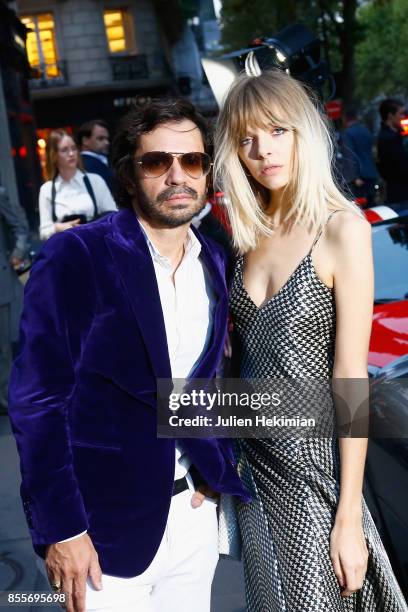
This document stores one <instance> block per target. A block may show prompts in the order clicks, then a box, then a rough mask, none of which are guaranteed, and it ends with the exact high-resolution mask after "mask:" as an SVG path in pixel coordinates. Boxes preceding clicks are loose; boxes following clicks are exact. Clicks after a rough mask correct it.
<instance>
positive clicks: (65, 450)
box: [10, 210, 249, 577]
mask: <svg viewBox="0 0 408 612" xmlns="http://www.w3.org/2000/svg"><path fill="white" fill-rule="evenodd" d="M198 238H199V240H200V241H201V245H202V250H201V255H200V257H201V258H202V261H203V262H204V263H205V265H206V267H207V269H208V270H209V271H210V274H211V279H212V283H213V288H214V291H215V293H216V296H217V302H216V306H215V311H214V331H213V335H212V338H211V341H210V343H209V346H208V350H207V351H206V354H205V355H204V356H203V358H202V360H201V361H200V363H199V364H198V365H197V367H196V369H195V371H194V373H193V375H194V377H197V378H210V377H213V376H214V373H215V367H216V365H217V363H218V360H219V357H220V354H221V350H222V346H223V341H224V335H225V329H226V320H227V290H226V285H225V279H224V258H223V256H222V253H221V251H220V248H219V247H218V246H216V245H215V244H214V243H211V244H210V243H209V242H207V240H205V239H204V238H203V237H202V236H200V235H198ZM170 377H171V371H170V362H169V356H168V349H167V341H166V332H165V327H164V321H163V314H162V310H161V304H160V298H159V293H158V288H157V283H156V276H155V272H154V268H153V263H152V260H151V256H150V253H149V251H148V247H147V244H146V241H145V238H144V236H143V235H142V232H141V229H140V226H139V224H138V221H137V219H136V217H135V215H134V213H133V212H131V211H129V210H121V211H120V212H118V213H114V214H112V215H109V216H107V217H104V218H103V219H101V220H100V221H97V222H95V223H92V224H89V225H85V226H82V227H78V228H75V229H73V230H69V231H66V232H63V233H61V234H58V235H56V236H54V237H52V238H51V239H50V240H49V241H48V242H47V243H46V244H45V246H44V247H43V249H42V251H41V253H40V255H39V257H38V258H37V260H36V262H35V264H34V266H33V269H32V272H31V277H30V280H29V282H28V284H27V286H26V293H25V307H24V312H23V316H22V323H21V347H20V352H19V355H18V357H17V359H16V361H15V364H14V368H13V371H12V375H11V380H10V418H11V421H12V426H13V430H14V433H15V436H16V439H17V445H18V449H19V453H20V460H21V473H22V486H21V495H22V499H23V505H24V509H25V513H26V516H27V522H28V525H29V528H30V531H31V536H32V539H33V543H34V548H35V549H36V552H37V553H38V554H40V555H42V556H44V553H45V547H46V545H47V544H50V543H53V542H57V541H59V540H63V539H66V538H69V537H71V536H73V535H75V534H77V533H80V532H82V531H84V530H85V529H86V530H88V533H89V535H90V537H91V538H92V541H93V543H94V545H95V548H96V550H97V552H98V555H99V561H100V564H101V567H102V571H103V572H104V573H106V574H112V575H116V576H122V577H130V576H136V575H138V574H140V573H141V572H143V571H144V570H145V569H146V568H147V566H148V565H149V564H150V562H151V561H152V559H153V557H154V555H155V553H156V551H157V549H158V547H159V544H160V541H161V538H162V536H163V533H164V529H165V525H166V520H167V515H168V511H169V506H170V501H171V493H172V486H173V479H174V462H175V440H173V439H165V438H161V439H158V438H157V436H156V379H157V378H170ZM183 446H184V448H185V450H186V451H187V452H188V454H189V456H190V458H191V460H192V462H193V464H194V465H195V466H196V468H197V469H198V470H199V472H200V473H201V475H202V476H203V477H204V479H205V480H206V481H207V482H208V484H209V485H210V486H211V487H212V488H213V489H215V490H217V491H221V492H226V493H230V494H234V495H237V496H239V497H240V498H241V499H243V500H249V495H248V493H247V491H246V490H245V488H244V487H243V485H242V483H241V481H240V479H239V477H238V475H237V473H236V471H235V467H234V461H233V456H232V452H231V448H230V445H229V443H228V442H227V441H224V440H216V439H211V440H210V439H188V440H187V439H186V440H183Z"/></svg>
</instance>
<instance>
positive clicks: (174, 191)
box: [156, 186, 198, 204]
mask: <svg viewBox="0 0 408 612" xmlns="http://www.w3.org/2000/svg"><path fill="white" fill-rule="evenodd" d="M180 194H187V195H189V196H191V197H192V198H193V199H194V200H198V193H197V192H196V190H195V189H193V188H192V187H187V186H185V187H168V189H165V190H164V191H162V192H161V193H159V195H158V196H157V198H156V202H158V203H159V204H161V203H162V202H164V201H165V200H168V199H169V198H171V197H173V196H174V195H180Z"/></svg>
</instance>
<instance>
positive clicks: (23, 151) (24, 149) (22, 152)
mask: <svg viewBox="0 0 408 612" xmlns="http://www.w3.org/2000/svg"><path fill="white" fill-rule="evenodd" d="M18 154H19V155H20V157H27V147H24V146H22V147H20V148H19V150H18Z"/></svg>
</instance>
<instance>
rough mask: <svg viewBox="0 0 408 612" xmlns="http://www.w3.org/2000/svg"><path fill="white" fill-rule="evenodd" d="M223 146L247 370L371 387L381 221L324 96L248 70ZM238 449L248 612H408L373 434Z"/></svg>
mask: <svg viewBox="0 0 408 612" xmlns="http://www.w3.org/2000/svg"><path fill="white" fill-rule="evenodd" d="M215 148H216V160H215V171H216V177H218V179H219V180H220V181H222V184H223V189H224V192H225V195H226V202H227V205H228V207H229V217H230V221H231V226H232V231H233V238H234V242H235V246H236V247H237V248H238V250H239V251H240V253H241V257H240V258H239V259H238V263H237V266H236V270H235V274H234V278H233V282H232V287H231V297H230V300H231V312H232V317H233V322H234V332H235V334H236V335H237V337H238V340H239V344H240V346H241V350H242V353H241V355H240V357H241V365H240V376H241V377H242V378H250V379H263V380H267V379H280V380H285V379H286V380H292V381H293V380H294V381H302V380H304V379H307V380H309V381H312V382H313V381H316V382H318V381H319V380H320V381H321V380H326V381H330V379H334V380H333V384H335V382H336V380H337V379H348V380H350V379H361V381H362V387H363V388H364V387H365V385H366V380H364V379H367V355H368V344H369V338H370V329H371V319H372V305H373V265H372V253H371V235H370V226H369V224H368V223H367V221H366V220H365V219H364V218H363V216H362V214H361V213H360V212H359V210H358V209H357V207H355V206H354V204H352V203H351V202H349V201H348V200H347V199H346V198H345V197H344V196H343V195H342V194H341V192H340V191H339V190H338V188H337V187H336V185H335V183H334V181H333V178H332V172H331V163H330V160H331V154H332V147H331V139H330V135H329V132H328V128H327V127H326V123H325V120H324V118H323V116H322V112H321V111H320V110H319V109H318V106H317V103H316V102H315V101H313V100H312V95H311V93H310V92H309V95H308V93H307V92H306V91H305V88H304V87H303V86H302V85H301V84H300V83H298V82H297V81H295V80H294V79H293V78H291V77H290V76H288V75H287V74H286V73H284V72H281V71H278V70H276V71H271V72H269V73H265V74H262V75H261V76H258V77H251V76H246V75H242V76H240V77H239V78H238V79H237V80H236V82H235V83H234V84H233V85H232V87H231V89H230V91H229V93H228V95H227V98H226V101H225V104H224V106H223V109H222V111H221V114H220V118H219V123H218V129H217V136H216V147H215ZM337 382H341V381H337ZM329 409H330V412H333V413H334V406H333V404H332V401H331V399H330V406H329ZM293 410H296V406H294V407H293ZM292 416H296V415H292ZM238 446H239V453H238V454H239V457H238V466H239V470H240V475H241V477H242V479H243V481H244V483H245V484H246V485H247V487H248V489H249V490H250V491H251V492H252V494H253V496H254V500H253V502H251V503H249V504H239V505H238V519H239V523H240V527H241V532H242V538H243V552H244V568H245V580H246V592H247V604H248V610H249V612H346V611H347V612H351V611H353V612H357V611H358V612H403V611H407V606H406V604H405V602H404V599H403V596H402V594H401V592H400V589H399V587H398V584H397V582H396V580H395V577H394V575H393V573H392V569H391V566H390V563H389V561H388V558H387V555H386V553H385V550H384V548H383V545H382V543H381V541H380V538H379V536H378V533H377V530H376V528H375V525H374V523H373V521H372V518H371V516H370V514H369V512H368V509H367V507H366V505H365V503H364V500H363V498H362V484H363V473H364V463H365V456H366V447H367V440H366V439H365V438H341V439H340V441H337V439H335V438H334V437H324V436H322V437H321V438H317V437H313V438H306V437H303V438H302V437H299V436H298V437H297V438H294V437H293V438H291V437H285V438H280V439H277V438H268V439H259V438H258V439H257V438H248V439H241V440H240V441H239V444H238Z"/></svg>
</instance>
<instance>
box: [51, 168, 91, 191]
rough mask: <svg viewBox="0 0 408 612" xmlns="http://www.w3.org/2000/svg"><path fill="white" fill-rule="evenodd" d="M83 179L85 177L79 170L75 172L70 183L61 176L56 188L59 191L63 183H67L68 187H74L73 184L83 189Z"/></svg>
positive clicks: (58, 178) (56, 182)
mask: <svg viewBox="0 0 408 612" xmlns="http://www.w3.org/2000/svg"><path fill="white" fill-rule="evenodd" d="M83 177H84V173H83V172H82V171H81V170H79V168H78V170H77V171H76V172H75V174H74V176H73V177H72V179H71V180H70V181H64V180H63V178H62V176H61V175H60V174H59V175H58V176H57V178H56V179H55V187H56V188H57V189H58V188H59V187H60V186H61V184H62V183H66V184H67V185H72V184H73V183H77V185H79V186H81V187H82V186H83V184H84V179H83Z"/></svg>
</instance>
